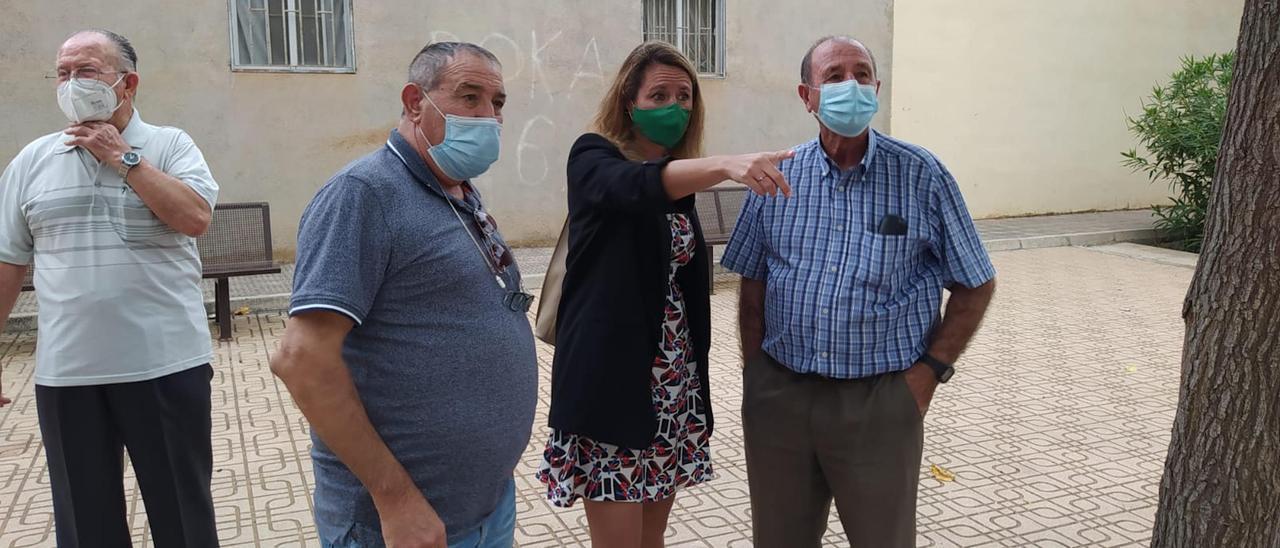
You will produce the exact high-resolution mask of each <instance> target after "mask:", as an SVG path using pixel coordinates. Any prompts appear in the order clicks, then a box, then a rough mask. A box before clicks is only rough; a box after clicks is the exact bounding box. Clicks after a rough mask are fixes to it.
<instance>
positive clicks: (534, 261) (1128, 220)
mask: <svg viewBox="0 0 1280 548" xmlns="http://www.w3.org/2000/svg"><path fill="white" fill-rule="evenodd" d="M976 224H977V226H978V232H979V233H980V234H981V235H982V240H983V242H985V243H986V245H987V249H988V250H989V251H1010V250H1016V249H1038V248H1047V247H1066V246H1093V245H1104V244H1110V243H1120V242H1144V241H1150V240H1153V239H1155V238H1156V231H1155V229H1154V228H1152V217H1151V211H1150V210H1145V209H1142V210H1131V211H1108V212H1102V213H1075V214H1068V215H1045V216H1037V217H1016V218H1008V219H987V220H980V221H977V222H976ZM551 251H552V248H549V247H535V248H519V249H516V250H515V256H516V262H517V264H519V265H520V268H521V272H522V273H523V275H524V282H525V287H526V289H530V290H535V289H537V288H540V287H542V280H543V277H544V276H545V275H546V272H547V263H548V262H550V260H551ZM723 252H724V246H717V247H716V249H715V254H716V256H717V257H719V256H720V254H721V253H723ZM292 280H293V265H291V264H289V265H284V266H283V269H282V271H281V272H280V273H279V274H273V275H265V276H247V277H241V278H233V279H232V280H231V310H233V311H235V310H239V309H240V308H241V307H245V306H247V307H249V309H250V311H252V312H268V311H279V310H283V309H285V308H287V307H288V305H289V292H290V290H291V284H292ZM202 285H203V286H204V299H205V307H206V308H207V309H208V310H209V311H210V313H212V311H213V281H212V280H205V281H204V282H203V284H202ZM534 292H535V293H536V291H534ZM35 316H36V302H35V294H34V293H33V292H24V293H22V294H21V295H20V296H19V297H18V302H17V304H16V305H15V306H14V308H13V313H12V314H11V316H10V319H9V323H8V325H6V326H5V331H26V330H30V329H34V328H35Z"/></svg>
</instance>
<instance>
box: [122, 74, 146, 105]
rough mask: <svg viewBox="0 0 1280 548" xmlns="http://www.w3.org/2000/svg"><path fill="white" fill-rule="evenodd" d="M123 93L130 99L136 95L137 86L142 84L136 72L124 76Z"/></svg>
mask: <svg viewBox="0 0 1280 548" xmlns="http://www.w3.org/2000/svg"><path fill="white" fill-rule="evenodd" d="M123 83H124V91H125V96H126V97H128V98H130V99H132V98H134V97H137V95H138V84H140V83H142V77H140V76H138V73H136V72H127V73H125V75H124V80H123Z"/></svg>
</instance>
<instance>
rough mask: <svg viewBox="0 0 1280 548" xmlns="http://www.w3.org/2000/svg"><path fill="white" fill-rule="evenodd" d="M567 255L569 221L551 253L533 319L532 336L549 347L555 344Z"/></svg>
mask: <svg viewBox="0 0 1280 548" xmlns="http://www.w3.org/2000/svg"><path fill="white" fill-rule="evenodd" d="M568 254H569V219H565V220H564V227H562V228H561V229H560V237H559V238H558V239H556V249H555V251H552V252H551V263H550V264H548V265H547V275H546V277H545V278H543V279H542V294H541V295H539V296H538V315H537V316H536V317H535V319H534V322H533V323H534V326H533V335H534V336H535V337H538V340H540V341H542V342H545V343H547V344H549V345H551V346H555V344H556V313H557V312H559V311H560V288H561V286H562V285H563V284H564V270H565V257H566V256H567V255H568Z"/></svg>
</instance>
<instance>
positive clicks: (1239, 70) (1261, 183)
mask: <svg viewBox="0 0 1280 548" xmlns="http://www.w3.org/2000/svg"><path fill="white" fill-rule="evenodd" d="M1236 51H1237V55H1236V65H1235V75H1234V79H1233V81H1232V85H1231V91H1230V96H1229V98H1228V106H1227V121H1226V127H1225V128H1224V130H1223V133H1222V146H1221V148H1220V150H1219V154H1218V171H1217V174H1216V175H1215V177H1214V182H1213V191H1212V192H1213V195H1212V197H1211V198H1210V201H1209V213H1208V220H1207V222H1206V226H1205V240H1204V248H1203V251H1202V252H1201V255H1200V261H1199V264H1198V265H1197V266H1196V272H1195V276H1194V277H1193V279H1192V282H1191V288H1190V290H1189V291H1188V293H1187V299H1186V302H1185V303H1184V307H1183V317H1184V319H1185V320H1186V336H1185V339H1184V349H1183V357H1182V383H1181V389H1180V394H1179V398H1178V411H1177V417H1176V418H1175V420H1174V424H1173V436H1172V439H1171V441H1170V443H1169V454H1168V459H1167V460H1166V462H1165V468H1164V479H1163V480H1162V481H1161V483H1160V507H1159V510H1158V511H1157V513H1156V522H1155V529H1154V531H1153V537H1152V541H1151V545H1152V546H1153V547H1159V548H1163V547H1188V548H1192V547H1194V548H1203V547H1215V546H1222V547H1232V548H1236V547H1261V548H1280V0H1247V1H1246V3H1245V8H1244V18H1243V20H1242V22H1241V29H1240V38H1239V43H1238V46H1237V50H1236Z"/></svg>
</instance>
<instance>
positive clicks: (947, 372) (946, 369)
mask: <svg viewBox="0 0 1280 548" xmlns="http://www.w3.org/2000/svg"><path fill="white" fill-rule="evenodd" d="M920 362H921V363H924V364H925V365H928V366H929V368H930V369H933V374H934V375H936V376H937V377H938V382H940V383H945V382H947V381H949V380H951V376H952V375H955V374H956V368H955V366H953V365H951V364H949V363H947V362H944V361H942V360H939V359H938V358H935V357H933V356H930V355H928V354H925V355H923V356H920Z"/></svg>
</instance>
